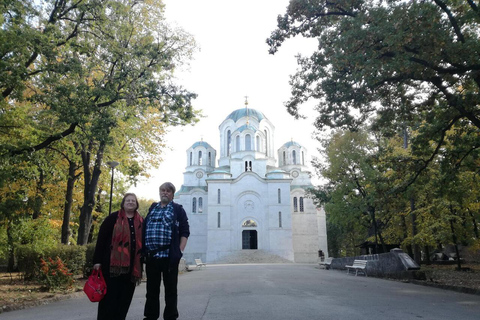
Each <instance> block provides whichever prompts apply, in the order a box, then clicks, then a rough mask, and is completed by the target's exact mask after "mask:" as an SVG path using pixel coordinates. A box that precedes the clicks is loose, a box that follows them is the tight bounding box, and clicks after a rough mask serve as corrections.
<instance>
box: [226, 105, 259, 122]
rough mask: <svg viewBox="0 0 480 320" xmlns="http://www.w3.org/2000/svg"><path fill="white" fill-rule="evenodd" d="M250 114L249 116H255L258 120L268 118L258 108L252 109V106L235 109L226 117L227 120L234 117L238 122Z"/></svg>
mask: <svg viewBox="0 0 480 320" xmlns="http://www.w3.org/2000/svg"><path fill="white" fill-rule="evenodd" d="M246 116H248V117H249V118H255V119H257V120H258V122H260V121H262V120H263V119H267V117H265V115H264V114H263V113H261V112H260V111H258V110H255V109H250V108H242V109H238V110H235V111H233V112H232V113H230V114H229V115H228V117H226V118H225V120H228V119H232V120H233V121H234V122H237V121H238V119H241V118H243V117H246Z"/></svg>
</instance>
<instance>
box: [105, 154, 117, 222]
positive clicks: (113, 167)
mask: <svg viewBox="0 0 480 320" xmlns="http://www.w3.org/2000/svg"><path fill="white" fill-rule="evenodd" d="M107 164H108V166H109V167H110V168H112V181H111V182H110V205H109V206H108V214H111V213H112V193H113V174H114V172H115V171H114V169H115V167H116V166H118V165H119V163H118V162H117V161H108V162H107Z"/></svg>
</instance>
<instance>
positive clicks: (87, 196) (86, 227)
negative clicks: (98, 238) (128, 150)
mask: <svg viewBox="0 0 480 320" xmlns="http://www.w3.org/2000/svg"><path fill="white" fill-rule="evenodd" d="M105 145H106V142H105V141H102V142H100V145H99V147H98V151H97V155H96V159H95V164H94V167H93V171H92V173H91V174H90V166H89V163H90V153H89V152H88V151H87V150H83V151H82V162H83V170H84V177H85V187H84V194H83V206H82V209H81V211H80V225H79V227H78V239H77V244H78V245H84V244H87V243H88V236H89V233H90V228H91V226H92V211H93V208H94V207H95V194H96V190H97V185H98V180H99V178H100V174H101V165H102V161H103V152H104V150H105Z"/></svg>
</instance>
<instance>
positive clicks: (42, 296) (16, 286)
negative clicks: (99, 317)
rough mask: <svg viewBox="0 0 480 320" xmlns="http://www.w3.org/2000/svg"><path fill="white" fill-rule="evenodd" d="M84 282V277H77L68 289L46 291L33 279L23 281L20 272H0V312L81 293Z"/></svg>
mask: <svg viewBox="0 0 480 320" xmlns="http://www.w3.org/2000/svg"><path fill="white" fill-rule="evenodd" d="M84 284H85V279H77V280H76V281H75V284H74V285H73V287H72V288H71V289H69V290H62V291H56V292H48V291H45V290H43V289H42V287H41V285H40V284H38V283H36V282H34V281H24V280H23V278H22V276H21V274H20V273H0V306H1V309H0V313H2V312H6V311H12V310H18V309H23V308H26V307H31V306H36V305H40V304H44V303H48V302H51V301H56V300H61V299H65V297H69V296H71V295H75V294H83V285H84Z"/></svg>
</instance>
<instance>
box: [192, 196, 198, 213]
mask: <svg viewBox="0 0 480 320" xmlns="http://www.w3.org/2000/svg"><path fill="white" fill-rule="evenodd" d="M192 212H193V213H195V212H197V198H193V199H192Z"/></svg>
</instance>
